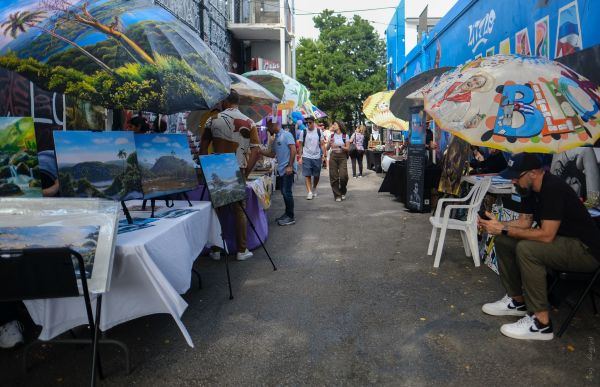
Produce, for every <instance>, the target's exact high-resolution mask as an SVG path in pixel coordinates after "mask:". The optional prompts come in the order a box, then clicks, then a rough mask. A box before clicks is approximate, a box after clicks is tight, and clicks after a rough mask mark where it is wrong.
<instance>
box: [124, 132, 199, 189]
mask: <svg viewBox="0 0 600 387" xmlns="http://www.w3.org/2000/svg"><path fill="white" fill-rule="evenodd" d="M135 144H136V148H137V153H138V163H139V166H140V170H141V174H142V189H143V192H144V198H145V199H150V198H156V197H159V196H165V195H170V194H174V193H179V192H186V191H191V190H193V189H195V188H196V187H198V177H197V175H196V170H195V167H194V165H195V164H196V163H195V162H194V160H193V158H192V153H191V151H190V146H189V144H188V139H187V136H186V135H185V134H136V135H135Z"/></svg>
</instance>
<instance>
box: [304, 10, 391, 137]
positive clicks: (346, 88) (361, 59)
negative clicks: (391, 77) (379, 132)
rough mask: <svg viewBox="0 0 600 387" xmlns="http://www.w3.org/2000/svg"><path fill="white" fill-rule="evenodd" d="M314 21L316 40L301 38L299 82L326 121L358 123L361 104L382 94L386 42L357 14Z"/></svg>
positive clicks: (361, 118)
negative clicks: (371, 96) (308, 91)
mask: <svg viewBox="0 0 600 387" xmlns="http://www.w3.org/2000/svg"><path fill="white" fill-rule="evenodd" d="M313 21H314V23H315V27H316V28H318V29H319V32H320V33H319V38H318V39H306V38H302V39H300V43H299V45H298V47H297V50H296V55H297V63H298V64H297V68H296V76H297V78H298V81H300V82H301V83H303V84H304V85H306V87H308V89H309V90H310V92H311V101H312V102H313V103H314V104H315V105H316V106H318V107H319V108H320V109H322V110H324V111H326V112H327V114H328V115H329V117H330V118H331V119H334V120H342V121H344V122H346V123H348V124H352V125H356V124H358V123H359V122H363V121H364V114H363V112H362V104H363V101H364V100H365V99H366V98H367V97H368V96H369V95H371V94H374V93H376V92H378V91H381V90H384V89H385V62H386V61H385V58H386V54H385V42H384V41H383V39H381V38H380V37H379V36H378V34H377V31H375V29H374V28H373V26H371V24H370V23H369V22H368V21H367V20H365V19H362V18H361V17H360V16H358V15H354V17H353V18H352V19H351V20H348V19H347V18H346V17H344V16H342V15H339V14H338V15H334V14H333V11H330V10H324V11H323V12H322V13H321V14H320V15H318V16H316V17H314V18H313Z"/></svg>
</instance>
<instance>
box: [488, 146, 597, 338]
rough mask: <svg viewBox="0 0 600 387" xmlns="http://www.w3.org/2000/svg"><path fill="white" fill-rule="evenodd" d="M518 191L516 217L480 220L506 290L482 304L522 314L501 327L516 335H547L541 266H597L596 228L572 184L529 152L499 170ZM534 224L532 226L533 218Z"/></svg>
mask: <svg viewBox="0 0 600 387" xmlns="http://www.w3.org/2000/svg"><path fill="white" fill-rule="evenodd" d="M500 175H501V176H502V177H504V178H507V179H511V180H512V182H513V184H514V185H515V188H516V189H517V192H518V193H519V194H520V195H521V210H520V211H519V212H520V216H519V218H518V219H517V220H513V221H510V222H500V221H498V220H496V219H495V218H494V217H493V216H492V214H491V213H489V212H486V215H487V216H488V217H489V218H491V220H484V219H481V218H480V219H479V226H480V227H481V228H483V229H485V231H486V232H488V233H489V234H492V235H497V237H496V239H495V247H496V253H497V256H498V269H499V271H500V280H501V281H502V285H503V286H504V288H505V289H506V292H507V295H506V296H504V298H502V299H501V300H500V301H497V302H494V303H489V304H485V305H483V307H482V310H483V312H484V313H487V314H490V315H493V316H523V318H522V319H521V320H519V321H518V322H516V323H513V324H504V325H503V326H502V327H501V328H500V331H501V332H502V333H503V334H504V335H506V336H508V337H512V338H515V339H528V340H551V339H552V338H553V337H554V333H553V332H552V323H551V321H550V316H549V313H548V295H547V284H546V268H551V269H555V270H567V271H575V272H582V273H583V272H593V271H594V270H596V269H597V268H598V266H599V265H600V229H598V227H597V226H596V224H595V223H594V221H593V220H592V218H591V216H590V214H589V213H588V211H587V210H586V208H585V207H584V206H583V204H582V203H581V201H580V200H579V198H578V197H577V195H576V194H575V192H574V191H573V189H571V187H569V186H568V185H567V184H566V183H565V182H564V181H563V180H562V179H560V178H558V177H556V176H554V175H551V174H550V173H547V172H545V171H544V170H543V169H542V165H541V163H540V160H539V159H538V158H537V157H536V156H535V155H533V154H527V153H525V154H523V153H521V154H517V155H515V156H514V157H513V158H512V159H511V160H510V161H509V162H508V168H507V169H505V170H504V171H503V172H502V173H501V174H500ZM534 221H535V222H536V223H537V225H539V227H537V228H532V227H531V226H532V225H533V222H534Z"/></svg>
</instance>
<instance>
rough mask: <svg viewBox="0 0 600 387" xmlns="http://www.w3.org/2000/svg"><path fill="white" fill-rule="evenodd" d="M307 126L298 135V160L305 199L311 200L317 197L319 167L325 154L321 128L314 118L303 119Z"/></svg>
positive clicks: (319, 175)
mask: <svg viewBox="0 0 600 387" xmlns="http://www.w3.org/2000/svg"><path fill="white" fill-rule="evenodd" d="M305 122H306V124H307V125H308V127H307V128H306V129H305V130H304V131H303V134H302V135H301V136H300V149H299V153H300V160H301V162H302V175H304V184H305V185H306V191H307V194H306V199H307V200H312V199H313V198H316V197H317V185H318V184H319V178H320V177H321V167H322V166H323V158H324V156H325V144H324V142H323V137H322V133H321V130H320V129H319V128H317V126H316V125H315V119H314V118H313V117H308V118H307V119H305Z"/></svg>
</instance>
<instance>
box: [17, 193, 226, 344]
mask: <svg viewBox="0 0 600 387" xmlns="http://www.w3.org/2000/svg"><path fill="white" fill-rule="evenodd" d="M141 204H142V202H141V201H133V202H127V206H128V207H129V210H130V211H131V215H132V217H133V218H134V219H137V220H136V221H135V222H134V224H133V225H127V224H126V223H124V222H123V221H121V222H120V224H119V229H120V233H119V234H118V236H117V240H116V247H115V255H114V261H113V269H112V277H111V281H110V290H109V291H108V292H107V293H105V294H104V296H103V303H102V316H101V321H100V329H101V330H103V331H104V330H107V329H110V328H112V327H114V326H116V325H118V324H121V323H124V322H126V321H130V320H133V319H136V318H138V317H142V316H147V315H151V314H157V313H167V314H170V315H171V316H172V317H173V319H174V320H175V322H176V323H177V326H178V327H179V329H180V330H181V332H182V334H183V335H184V337H185V339H186V341H187V343H188V344H189V345H190V346H191V347H193V342H192V339H191V337H190V335H189V333H188V332H187V329H186V328H185V326H184V325H183V323H182V321H181V316H182V314H183V312H184V311H185V309H186V308H187V303H186V302H185V301H184V299H183V298H182V297H181V296H180V294H183V293H185V292H186V291H187V290H188V289H189V288H190V283H191V276H192V265H193V263H194V261H195V260H196V258H197V257H198V255H199V254H200V252H201V251H202V249H203V248H204V246H210V245H217V246H222V241H221V228H220V225H219V221H218V219H217V216H216V214H215V211H214V210H213V208H212V206H211V204H210V203H209V202H196V203H193V206H192V207H189V205H188V203H187V202H186V201H176V202H175V203H174V204H175V205H174V207H173V208H166V206H165V204H164V202H163V201H157V202H156V205H157V207H156V212H155V218H152V219H147V218H148V217H149V216H150V208H149V207H148V208H147V209H146V211H138V210H141ZM25 305H26V306H27V309H28V311H29V313H30V314H31V317H32V319H33V321H34V322H35V323H36V324H38V325H41V326H42V332H41V334H40V339H42V340H49V339H51V338H53V337H55V336H57V335H59V334H61V333H63V332H65V331H67V330H68V329H71V328H74V327H76V326H79V325H83V324H86V323H87V317H86V314H85V309H84V308H83V304H82V302H81V300H80V299H78V298H63V299H45V300H32V301H26V302H25Z"/></svg>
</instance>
